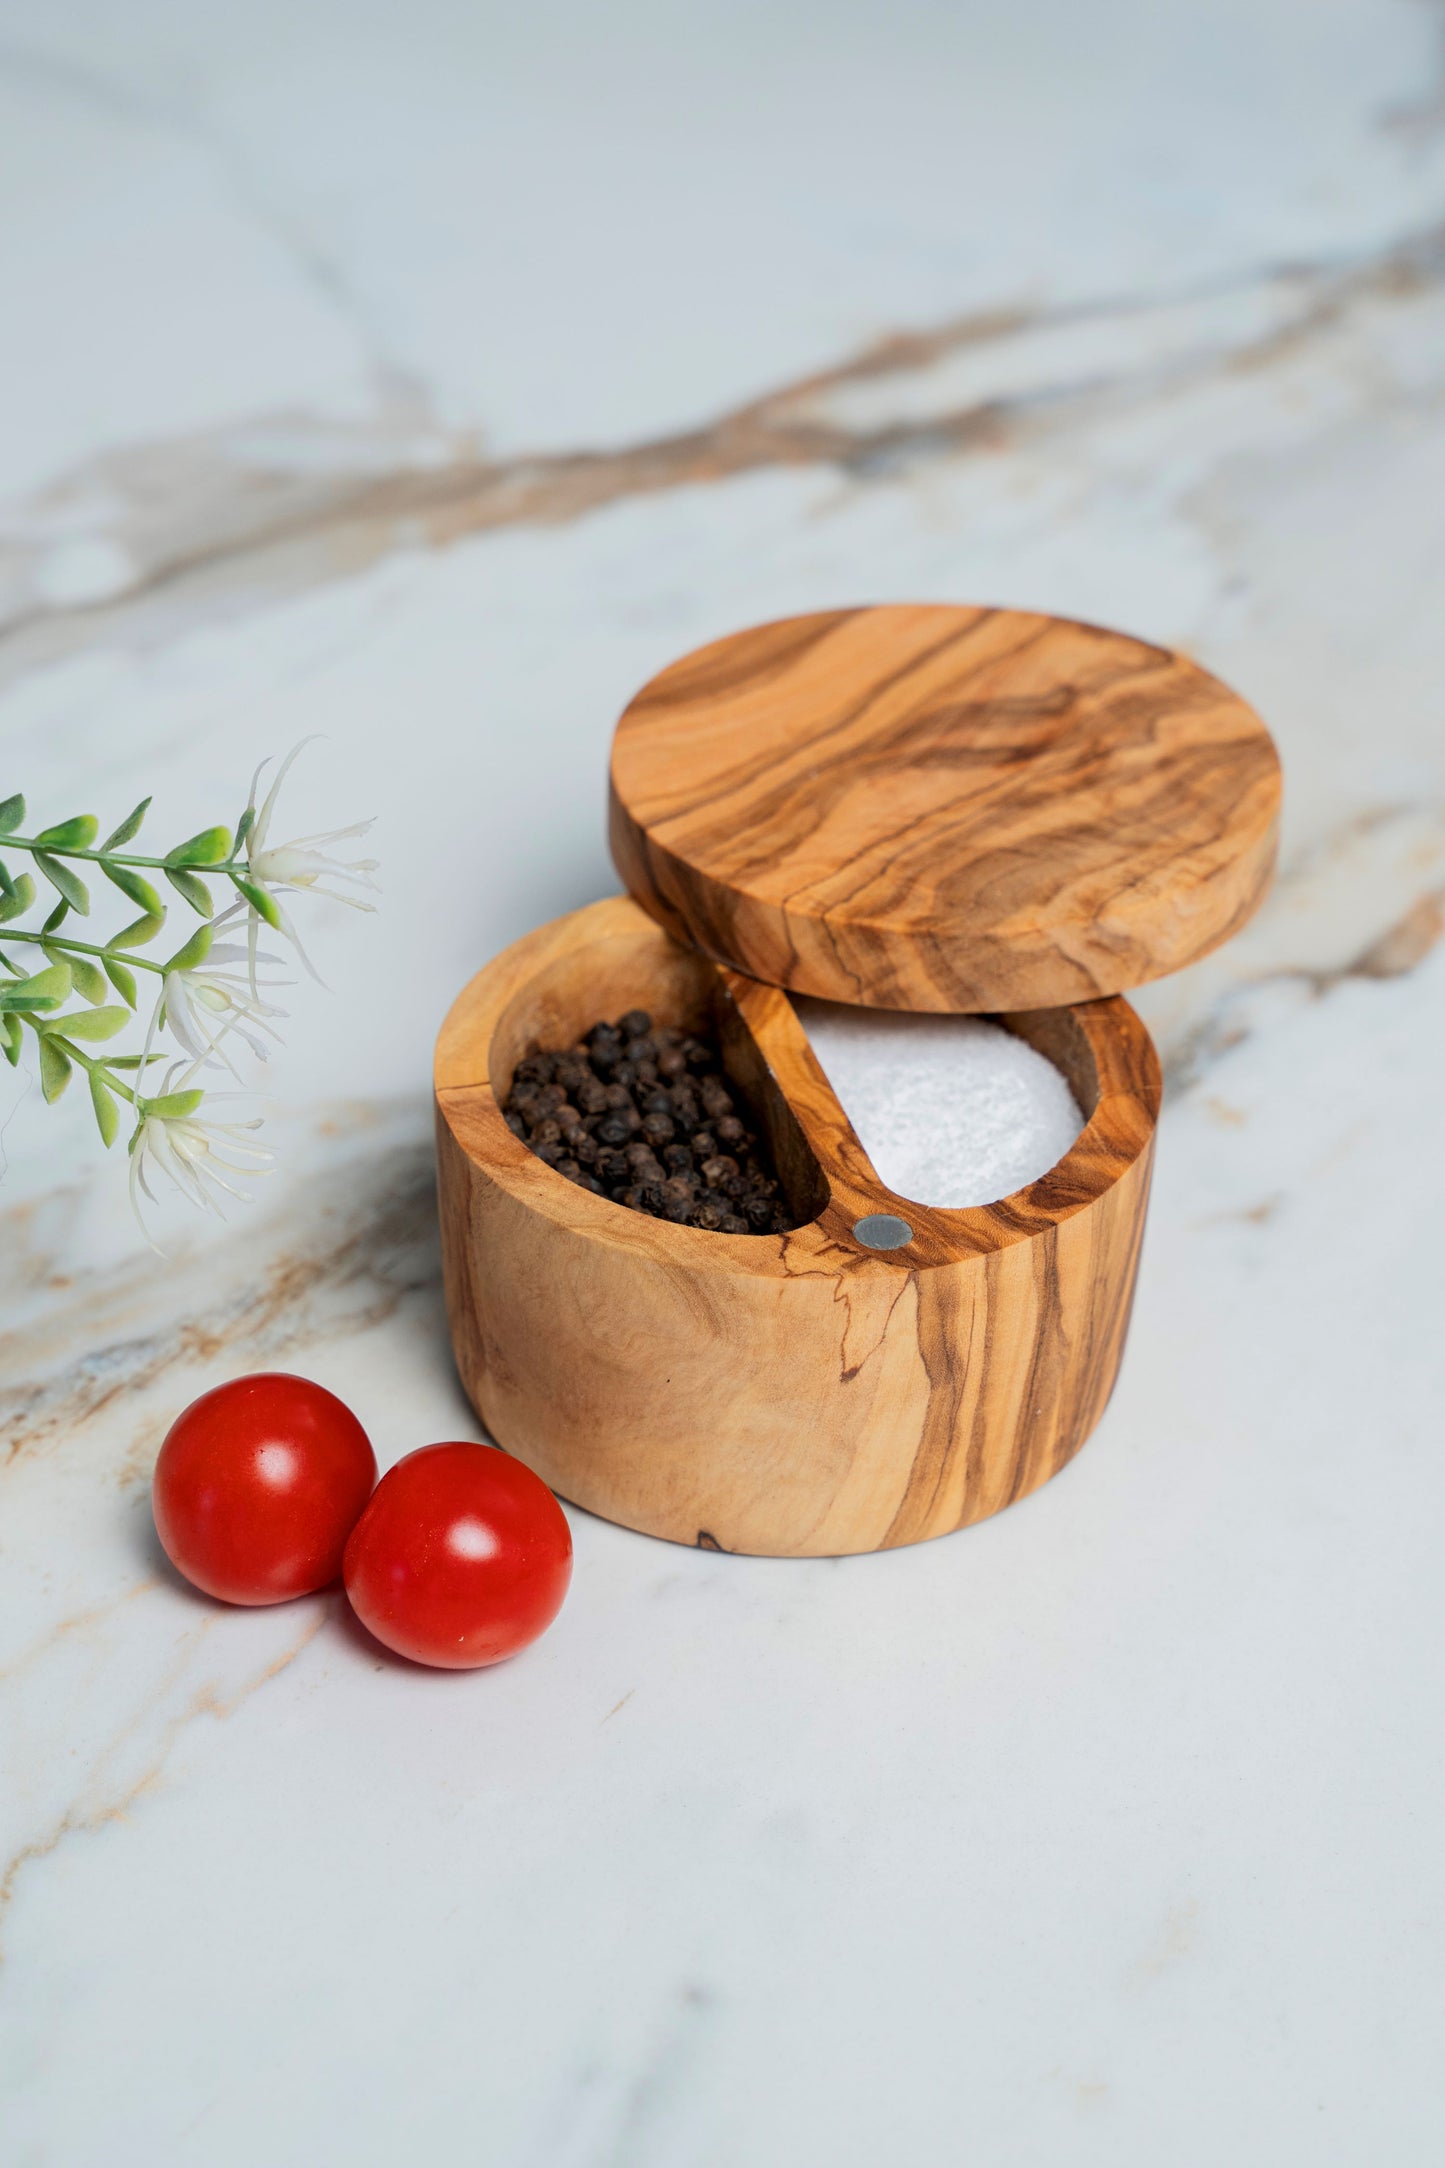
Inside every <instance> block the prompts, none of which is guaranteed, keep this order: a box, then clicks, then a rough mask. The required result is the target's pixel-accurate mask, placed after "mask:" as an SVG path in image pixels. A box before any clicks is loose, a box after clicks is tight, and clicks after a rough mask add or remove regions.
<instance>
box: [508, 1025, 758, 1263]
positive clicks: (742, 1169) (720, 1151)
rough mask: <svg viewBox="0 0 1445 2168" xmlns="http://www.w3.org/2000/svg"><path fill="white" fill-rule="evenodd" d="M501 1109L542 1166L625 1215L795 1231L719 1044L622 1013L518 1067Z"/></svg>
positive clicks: (724, 1229)
mask: <svg viewBox="0 0 1445 2168" xmlns="http://www.w3.org/2000/svg"><path fill="white" fill-rule="evenodd" d="M502 1111H503V1113H504V1114H505V1115H506V1118H507V1127H508V1128H509V1129H510V1130H511V1131H512V1132H513V1134H514V1135H515V1136H518V1137H521V1138H522V1139H523V1141H524V1142H525V1143H526V1144H527V1146H528V1147H529V1149H530V1150H532V1151H534V1152H535V1153H536V1154H537V1157H538V1158H539V1159H544V1160H545V1161H546V1162H547V1164H548V1166H549V1167H555V1168H556V1170H557V1172H558V1173H559V1174H563V1175H566V1177H567V1179H568V1180H569V1181H571V1182H576V1183H578V1184H579V1185H580V1186H581V1187H582V1188H583V1189H590V1190H592V1191H594V1192H595V1194H596V1195H597V1196H599V1197H610V1198H611V1199H612V1200H613V1202H614V1203H615V1204H621V1205H626V1206H628V1207H629V1208H630V1209H631V1210H632V1211H634V1212H650V1213H651V1214H652V1216H653V1218H654V1219H666V1220H673V1221H675V1222H676V1223H677V1224H678V1225H679V1226H685V1227H706V1228H709V1229H711V1230H712V1231H714V1232H715V1233H718V1234H725V1235H747V1234H782V1233H784V1232H786V1230H787V1229H788V1228H790V1227H791V1226H792V1225H793V1216H792V1214H791V1213H790V1212H789V1210H788V1207H787V1203H786V1200H785V1199H784V1197H783V1194H782V1191H781V1188H780V1185H779V1182H778V1178H777V1173H776V1170H775V1169H774V1167H773V1164H772V1161H771V1159H770V1157H769V1155H768V1150H767V1146H766V1144H765V1143H764V1142H763V1140H762V1139H761V1138H760V1137H759V1136H758V1134H757V1132H756V1131H755V1130H753V1129H750V1128H749V1127H748V1125H747V1123H746V1122H745V1121H744V1120H743V1119H742V1117H741V1115H740V1114H739V1112H738V1110H737V1106H736V1104H735V1100H734V1095H733V1093H732V1092H731V1091H730V1090H729V1088H728V1082H727V1079H726V1077H725V1076H724V1075H723V1068H722V1056H721V1054H720V1052H719V1051H718V1048H717V1046H716V1044H714V1043H710V1042H709V1041H708V1040H707V1039H705V1038H703V1037H701V1036H699V1035H697V1034H695V1033H692V1032H686V1031H677V1030H675V1029H673V1027H672V1026H670V1025H667V1024H658V1025H656V1026H654V1024H653V1021H652V1018H651V1017H650V1016H649V1015H648V1014H647V1011H646V1010H645V1009H629V1010H628V1012H627V1014H626V1015H625V1016H623V1017H619V1019H618V1021H617V1022H616V1023H615V1024H594V1025H593V1027H592V1029H591V1030H590V1031H589V1032H588V1033H587V1034H586V1036H585V1038H583V1039H582V1040H581V1041H579V1043H578V1044H577V1045H576V1046H574V1047H572V1048H571V1049H570V1050H569V1051H568V1052H566V1053H564V1054H543V1053H536V1054H528V1055H527V1056H526V1057H525V1058H524V1059H523V1060H521V1061H519V1062H518V1064H517V1068H516V1074H515V1075H514V1076H513V1078H512V1088H511V1090H510V1092H509V1093H508V1094H507V1101H506V1105H505V1107H504V1108H503V1110H502Z"/></svg>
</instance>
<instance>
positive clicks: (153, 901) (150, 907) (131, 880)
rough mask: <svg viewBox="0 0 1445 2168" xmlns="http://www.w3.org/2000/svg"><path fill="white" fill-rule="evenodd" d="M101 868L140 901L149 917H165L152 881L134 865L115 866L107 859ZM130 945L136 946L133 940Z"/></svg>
mask: <svg viewBox="0 0 1445 2168" xmlns="http://www.w3.org/2000/svg"><path fill="white" fill-rule="evenodd" d="M100 870H101V872H102V873H103V874H104V875H105V877H106V879H107V880H108V881H113V882H114V883H115V885H116V887H117V888H118V889H119V890H120V892H121V894H122V895H123V896H129V897H130V900H131V902H132V903H138V904H139V905H140V907H141V909H142V910H143V911H144V912H145V914H146V916H147V917H148V918H164V917H165V915H166V907H165V905H164V904H163V903H162V902H161V899H160V897H159V896H158V895H157V894H156V892H155V890H154V889H153V888H152V887H151V884H150V882H149V881H147V880H144V879H143V878H142V877H141V875H140V874H138V873H137V872H136V870H135V867H134V866H114V865H112V864H111V863H110V860H109V859H107V860H106V861H105V863H104V864H103V865H102V866H101V869H100ZM128 946H129V947H131V948H134V946H135V943H134V942H133V941H132V942H130V943H129V944H128Z"/></svg>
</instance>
